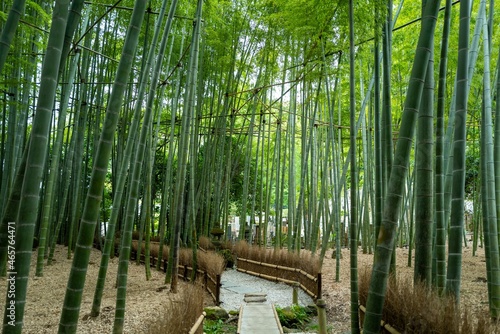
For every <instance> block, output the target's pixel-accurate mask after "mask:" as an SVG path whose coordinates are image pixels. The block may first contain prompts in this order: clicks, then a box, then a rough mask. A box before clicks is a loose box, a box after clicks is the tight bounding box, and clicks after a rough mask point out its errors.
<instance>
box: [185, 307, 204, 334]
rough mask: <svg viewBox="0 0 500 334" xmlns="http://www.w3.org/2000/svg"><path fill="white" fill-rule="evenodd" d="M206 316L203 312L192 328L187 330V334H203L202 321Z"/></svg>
mask: <svg viewBox="0 0 500 334" xmlns="http://www.w3.org/2000/svg"><path fill="white" fill-rule="evenodd" d="M206 316H207V313H206V312H205V311H203V313H202V314H201V315H200V316H199V317H198V319H197V320H196V322H195V323H194V325H193V327H191V329H190V330H189V334H202V333H203V320H204V319H205V317H206Z"/></svg>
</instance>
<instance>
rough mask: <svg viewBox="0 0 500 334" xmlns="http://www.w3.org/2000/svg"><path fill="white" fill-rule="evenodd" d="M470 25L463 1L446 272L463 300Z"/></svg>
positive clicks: (467, 3) (456, 295)
mask: <svg viewBox="0 0 500 334" xmlns="http://www.w3.org/2000/svg"><path fill="white" fill-rule="evenodd" d="M469 25H470V1H468V0H464V1H461V2H460V27H459V40H458V50H459V51H458V67H457V74H456V76H457V94H456V103H455V104H456V112H455V128H454V136H453V184H452V188H451V216H450V228H449V242H448V268H447V273H446V292H447V293H449V294H450V295H452V296H453V297H454V298H455V300H456V302H457V303H458V302H459V300H460V283H461V274H462V233H463V224H464V215H463V214H464V187H465V139H466V117H467V100H468V82H469V80H468V77H467V68H468V65H469V53H468V50H469Z"/></svg>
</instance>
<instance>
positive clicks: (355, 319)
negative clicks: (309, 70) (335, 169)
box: [349, 0, 364, 334]
mask: <svg viewBox="0 0 500 334" xmlns="http://www.w3.org/2000/svg"><path fill="white" fill-rule="evenodd" d="M353 2H354V1H353V0H349V102H350V103H349V113H350V123H351V128H350V133H349V143H350V160H351V173H350V174H351V175H350V176H351V184H350V190H351V193H350V204H351V206H350V211H351V214H350V217H349V235H350V245H349V248H350V270H351V333H352V334H358V333H360V329H359V313H358V312H359V300H358V299H359V297H358V231H357V228H358V194H357V192H358V175H357V163H356V158H357V157H356V152H357V150H356V146H357V145H356V137H357V133H358V131H357V129H356V87H355V82H356V81H355V80H356V78H355V60H354V57H355V51H354V3H353ZM363 119H364V117H363Z"/></svg>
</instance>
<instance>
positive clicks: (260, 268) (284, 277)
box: [237, 257, 321, 300]
mask: <svg viewBox="0 0 500 334" xmlns="http://www.w3.org/2000/svg"><path fill="white" fill-rule="evenodd" d="M237 270H238V271H241V272H243V273H246V274H250V275H253V276H257V277H261V278H264V279H267V280H270V281H275V282H283V283H286V284H292V285H293V284H295V283H298V284H299V286H300V288H301V289H302V290H304V292H305V293H307V294H308V295H309V296H311V297H312V298H313V299H314V300H317V299H320V298H321V273H317V274H316V277H315V276H313V275H311V274H310V273H307V272H305V271H304V270H302V269H297V268H289V267H284V266H280V265H277V264H271V263H266V262H259V261H254V260H249V259H244V258H240V257H238V258H237ZM264 272H266V273H264Z"/></svg>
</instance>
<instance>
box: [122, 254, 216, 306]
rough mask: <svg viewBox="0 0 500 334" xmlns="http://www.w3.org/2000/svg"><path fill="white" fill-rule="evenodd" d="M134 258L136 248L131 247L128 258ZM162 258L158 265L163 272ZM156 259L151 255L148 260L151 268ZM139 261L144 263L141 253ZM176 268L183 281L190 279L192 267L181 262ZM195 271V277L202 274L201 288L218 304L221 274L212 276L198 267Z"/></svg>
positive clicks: (165, 266) (164, 264)
mask: <svg viewBox="0 0 500 334" xmlns="http://www.w3.org/2000/svg"><path fill="white" fill-rule="evenodd" d="M136 259H137V250H134V249H132V250H131V252H130V260H131V261H133V260H136ZM162 260H163V261H162V264H161V265H160V269H161V270H163V272H164V273H166V272H167V266H168V262H167V260H166V259H162ZM157 261H158V258H156V257H155V256H152V255H151V257H150V261H149V264H150V267H152V268H153V267H155V266H156V262H157ZM160 261H161V260H160ZM140 262H141V264H144V263H145V258H144V254H141V259H140ZM177 268H178V272H177V276H178V277H180V278H182V279H184V280H185V281H190V280H191V276H192V275H191V274H192V272H193V268H191V267H189V266H187V265H182V264H179V265H178V266H177ZM196 273H197V274H196V277H198V275H202V277H203V288H204V289H205V290H206V291H207V292H208V293H209V294H210V296H211V297H212V299H213V301H214V303H215V305H217V306H218V305H220V287H221V275H215V277H212V275H210V274H209V273H208V272H206V271H204V270H200V269H198V270H197V271H196Z"/></svg>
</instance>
